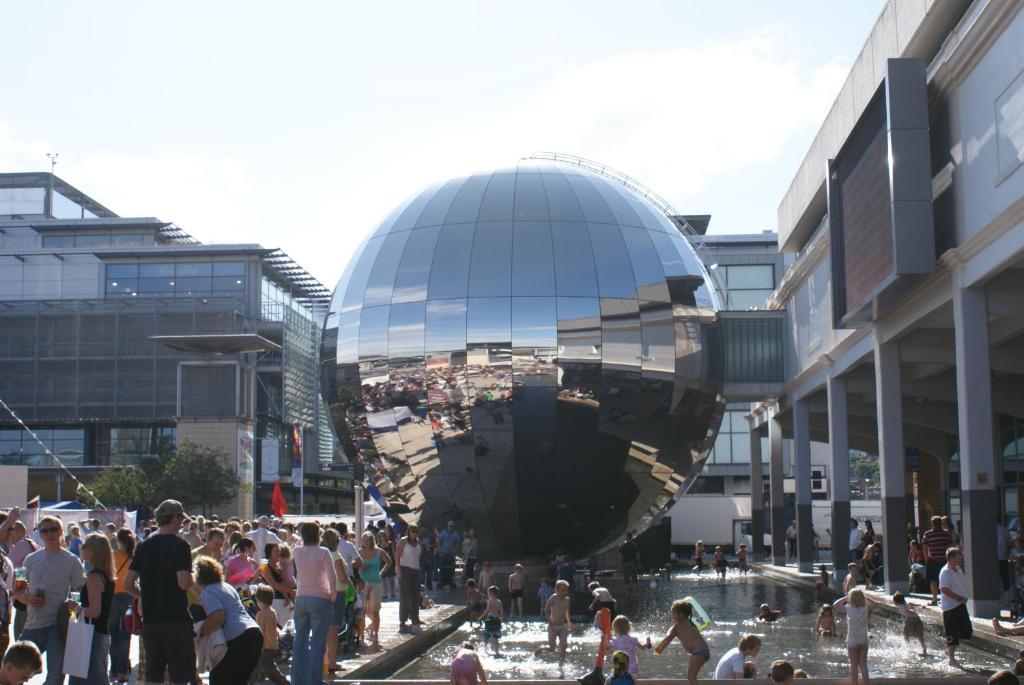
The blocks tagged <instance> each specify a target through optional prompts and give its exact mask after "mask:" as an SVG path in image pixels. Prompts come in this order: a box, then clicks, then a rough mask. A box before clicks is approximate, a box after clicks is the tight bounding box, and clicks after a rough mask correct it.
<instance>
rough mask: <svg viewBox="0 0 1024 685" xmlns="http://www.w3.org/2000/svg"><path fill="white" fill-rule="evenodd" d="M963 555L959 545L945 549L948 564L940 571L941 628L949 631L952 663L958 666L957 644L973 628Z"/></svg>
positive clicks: (969, 633)
mask: <svg viewBox="0 0 1024 685" xmlns="http://www.w3.org/2000/svg"><path fill="white" fill-rule="evenodd" d="M963 563H964V555H963V553H962V552H961V551H960V548H959V547H950V548H949V549H948V550H947V551H946V565H945V566H943V567H942V570H941V571H939V593H940V599H941V603H942V628H943V632H944V633H945V634H946V653H947V654H948V655H949V665H950V666H958V665H959V664H957V661H956V646H957V645H958V644H960V640H962V639H966V638H969V637H970V636H971V634H972V633H973V632H974V628H973V626H972V625H971V617H970V615H969V614H968V613H967V576H965V575H964V571H963Z"/></svg>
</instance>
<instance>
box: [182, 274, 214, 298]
mask: <svg viewBox="0 0 1024 685" xmlns="http://www.w3.org/2000/svg"><path fill="white" fill-rule="evenodd" d="M212 288H213V283H212V282H211V279H210V277H209V276H207V277H205V278H204V277H201V276H197V277H187V278H181V277H175V280H174V291H175V292H176V293H178V294H179V295H180V294H197V295H206V294H209V292H210V290H211V289H212Z"/></svg>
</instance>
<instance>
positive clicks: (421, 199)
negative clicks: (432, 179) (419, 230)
mask: <svg viewBox="0 0 1024 685" xmlns="http://www.w3.org/2000/svg"><path fill="white" fill-rule="evenodd" d="M440 188H441V184H439V183H435V184H434V185H432V186H430V187H429V188H427V189H426V190H424V191H423V192H422V193H420V194H419V195H417V196H416V197H414V198H413V200H412V202H410V203H409V206H408V207H406V208H405V211H403V212H402V213H401V214H399V215H398V218H397V219H395V225H394V226H392V227H391V231H390V232H391V233H397V232H398V231H407V230H409V229H410V228H412V227H413V226H415V225H416V220H417V219H419V218H420V214H421V213H422V212H423V208H424V207H426V206H427V203H428V202H430V198H432V197H434V193H436V192H437V191H438V190H439V189H440Z"/></svg>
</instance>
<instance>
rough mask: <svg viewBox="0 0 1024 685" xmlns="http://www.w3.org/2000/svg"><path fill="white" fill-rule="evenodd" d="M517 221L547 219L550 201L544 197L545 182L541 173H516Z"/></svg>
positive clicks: (515, 207)
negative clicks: (542, 180)
mask: <svg viewBox="0 0 1024 685" xmlns="http://www.w3.org/2000/svg"><path fill="white" fill-rule="evenodd" d="M514 209H515V218H516V221H547V220H548V217H549V214H548V201H547V198H545V197H544V184H543V183H542V182H541V178H540V174H529V173H523V172H520V173H518V174H516V195H515V206H514Z"/></svg>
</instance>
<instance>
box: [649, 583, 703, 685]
mask: <svg viewBox="0 0 1024 685" xmlns="http://www.w3.org/2000/svg"><path fill="white" fill-rule="evenodd" d="M692 615H693V606H691V605H690V603H689V602H687V601H686V600H685V599H677V600H676V601H674V602H672V612H671V616H672V621H673V624H672V628H671V629H670V630H669V631H668V634H667V635H666V636H665V637H664V638H663V639H662V641H661V642H659V643H658V644H657V645H656V646H655V648H654V653H655V654H661V653H662V652H663V651H664V650H665V648H666V647H668V646H669V644H670V643H671V642H672V640H673V639H675V638H678V639H679V642H680V643H682V645H683V649H685V650H686V651H687V653H689V655H690V663H689V666H688V667H687V669H686V679H687V681H688V682H689V683H690V685H697V674H698V673H699V672H700V669H701V667H702V666H703V665H704V664H706V663H707V662H708V661H709V660H710V659H711V650H710V649H709V648H708V643H707V642H705V641H704V638H703V637H702V636H701V634H700V631H698V630H697V626H695V625H693V621H691V620H690V617H691V616H692Z"/></svg>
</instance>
